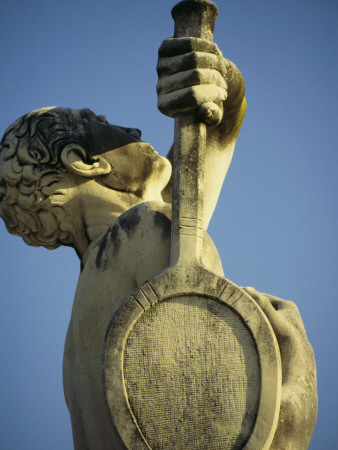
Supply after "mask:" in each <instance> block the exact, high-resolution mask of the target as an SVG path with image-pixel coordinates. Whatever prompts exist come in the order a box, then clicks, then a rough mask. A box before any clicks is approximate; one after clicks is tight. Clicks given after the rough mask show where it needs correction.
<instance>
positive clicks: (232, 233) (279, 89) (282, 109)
mask: <svg viewBox="0 0 338 450" xmlns="http://www.w3.org/2000/svg"><path fill="white" fill-rule="evenodd" d="M174 4H175V1H169V0H162V1H158V0H157V1H156V0H145V1H143V2H141V1H132V0H123V2H122V1H120V2H115V1H114V0H96V1H95V2H94V1H88V0H81V1H80V0H58V2H54V1H50V0H44V1H40V0H31V1H29V2H22V1H19V0H0V16H1V27H0V54H1V71H0V104H1V108H0V133H1V134H2V133H3V131H4V130H5V128H6V127H7V126H8V125H9V124H10V123H11V122H12V121H14V120H15V119H16V118H18V117H19V116H21V115H22V114H24V113H26V112H28V111H31V110H33V109H36V108H38V107H42V106H50V105H59V106H70V107H75V108H82V107H89V108H91V109H92V110H93V111H95V112H96V113H98V114H104V115H106V116H107V118H108V120H109V121H110V122H111V123H115V124H120V125H123V126H131V127H133V126H135V127H138V128H140V129H142V131H143V139H144V140H146V141H149V142H151V143H152V145H153V146H154V148H156V149H157V150H158V151H159V152H160V153H161V154H166V152H167V150H168V149H169V147H170V145H171V142H172V138H173V122H172V120H171V119H169V118H167V117H164V116H163V115H161V114H160V113H159V112H158V110H157V108H156V91H155V86H156V71H155V67H156V60H157V49H158V47H159V45H160V43H161V41H162V40H163V39H165V38H166V37H169V36H171V35H172V33H173V21H172V19H171V15H170V10H171V8H172V7H173V6H174ZM218 7H219V11H220V14H219V18H218V20H217V22H216V31H215V41H216V42H217V43H218V45H219V47H220V48H221V50H222V51H223V54H224V56H226V57H227V58H229V59H231V60H232V61H234V62H235V63H236V64H237V66H238V67H239V68H240V70H241V71H242V73H243V76H244V78H245V81H246V87H247V101H248V111H247V115H246V119H245V121H244V125H243V128H242V131H241V134H240V137H239V140H238V144H237V147H236V150H235V156H234V159H233V162H232V165H231V167H230V171H229V174H228V177H227V179H226V181H225V184H224V187H223V191H222V194H221V197H220V199H219V203H218V206H217V209H216V212H215V214H214V216H213V219H212V222H211V225H210V227H209V232H210V235H211V236H212V238H213V240H214V242H215V244H216V246H217V248H218V250H219V253H220V256H221V259H222V262H223V266H224V270H225V275H226V276H227V277H228V278H229V279H231V280H232V281H234V282H235V283H237V284H239V285H241V286H254V287H255V288H256V289H258V290H260V291H262V292H269V293H271V294H274V295H276V296H279V297H282V298H286V299H289V300H293V301H295V302H296V303H297V305H298V307H299V309H300V312H301V315H302V317H303V320H304V323H305V327H306V330H307V333H308V337H309V339H310V341H311V343H312V345H313V347H314V350H315V354H316V359H317V365H318V390H319V415H318V421H317V426H316V429H315V433H314V436H313V439H312V442H311V444H310V449H323V448H325V449H334V448H336V446H337V439H338V431H337V423H338V413H337V403H338V390H337V375H338V362H337V351H336V345H337V342H338V339H337V334H338V332H337V326H336V321H337V314H338V306H337V304H338V296H337V289H336V282H337V267H338V264H337V263H338V252H337V250H338V248H337V230H338V214H337V211H338V208H337V207H338V204H337V203H338V200H337V199H338V195H337V169H338V148H337V147H338V146H337V142H338V122H337V119H338V93H337V92H338V90H337V85H336V80H337V69H338V61H337V59H338V3H337V2H336V1H335V0H308V1H305V0H297V1H291V0H285V1H283V2H276V1H267V0H256V1H255V2H253V1H249V0H246V1H244V0H237V1H236V2H224V1H220V0H219V1H218ZM0 243H1V256H0V258H1V271H0V283H1V309H2V311H1V315H0V321H1V324H0V342H1V345H0V351H1V361H2V369H1V383H0V390H1V391H0V394H1V405H0V409H1V412H0V414H1V426H0V447H1V448H2V449H4V450H19V449H20V450H30V449H34V450H40V449H41V450H42V449H46V448H48V449H49V450H54V449H55V450H59V449H63V450H68V449H71V448H72V437H71V428H70V422H69V417H68V412H67V409H66V406H65V403H64V399H63V392H62V353H63V344H64V338H65V334H66V330H67V325H68V321H69V318H70V313H71V307H72V300H73V296H74V292H75V287H76V283H77V277H78V273H79V262H78V260H77V257H76V255H75V252H74V251H72V250H71V249H67V248H61V249H58V250H54V251H48V250H45V249H43V248H38V249H36V248H32V247H28V246H26V245H25V244H24V242H23V241H22V240H21V239H20V238H17V237H14V236H11V235H9V234H8V233H7V231H6V230H5V227H4V225H3V223H2V222H1V224H0Z"/></svg>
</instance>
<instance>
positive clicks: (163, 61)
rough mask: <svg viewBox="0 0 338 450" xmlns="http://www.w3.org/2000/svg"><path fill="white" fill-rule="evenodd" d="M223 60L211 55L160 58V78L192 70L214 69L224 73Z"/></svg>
mask: <svg viewBox="0 0 338 450" xmlns="http://www.w3.org/2000/svg"><path fill="white" fill-rule="evenodd" d="M221 65H222V64H221V59H220V58H219V56H217V55H214V54H211V53H199V52H194V53H186V54H184V55H179V56H173V57H170V58H160V59H159V61H158V64H157V73H158V75H159V77H162V76H166V75H172V74H174V73H177V72H184V71H186V70H192V69H214V70H218V71H219V72H220V73H222V67H221Z"/></svg>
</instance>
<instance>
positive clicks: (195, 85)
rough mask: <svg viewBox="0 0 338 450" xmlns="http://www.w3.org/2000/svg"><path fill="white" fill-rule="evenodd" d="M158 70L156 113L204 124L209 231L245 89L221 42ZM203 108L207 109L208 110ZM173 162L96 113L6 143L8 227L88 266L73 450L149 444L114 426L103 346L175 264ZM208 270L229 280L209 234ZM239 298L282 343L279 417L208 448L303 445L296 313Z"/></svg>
mask: <svg viewBox="0 0 338 450" xmlns="http://www.w3.org/2000/svg"><path fill="white" fill-rule="evenodd" d="M157 70H158V76H159V81H158V85H157V92H158V107H159V109H160V111H161V112H163V113H164V114H166V115H169V116H172V117H176V116H177V115H178V114H190V115H192V114H195V115H196V114H198V118H197V119H196V120H197V121H201V122H204V123H206V124H207V125H206V154H205V160H204V163H203V164H204V189H203V192H202V194H201V195H202V196H203V204H204V210H203V214H202V216H201V217H202V218H201V222H202V229H203V230H206V228H207V226H208V223H209V221H210V219H211V216H212V214H213V211H214V209H215V207H216V203H217V200H218V196H219V193H220V190H221V187H222V184H223V180H224V178H225V176H226V173H227V171H228V168H229V165H230V162H231V158H232V155H233V151H234V147H235V142H236V139H237V136H238V134H239V131H240V128H241V125H242V121H243V118H244V115H245V109H246V101H245V97H244V81H243V78H242V75H241V73H240V72H239V70H238V69H237V67H236V66H235V65H234V64H233V63H232V62H230V61H228V60H226V59H225V58H224V57H223V56H222V53H221V51H220V50H219V48H218V47H217V45H216V44H215V43H213V42H211V40H210V39H203V38H198V37H191V36H189V37H177V36H176V37H174V38H172V39H167V40H165V41H164V42H163V44H162V45H161V47H160V50H159V60H158V66H157ZM205 104H209V105H211V106H212V107H211V111H212V112H211V113H210V111H209V110H208V111H205V110H203V105H205ZM196 111H197V112H196ZM215 111H216V112H215ZM173 154H174V150H173V148H171V150H169V153H168V155H167V157H166V158H165V157H162V156H160V155H159V154H158V153H157V152H156V151H155V150H154V149H153V148H152V146H151V145H150V144H148V143H146V142H143V141H142V140H141V132H140V130H138V129H130V128H123V127H120V126H115V125H111V124H110V123H108V121H107V120H106V119H105V117H103V116H97V115H96V114H94V113H93V112H92V111H91V110H89V109H82V110H76V109H69V108H61V107H48V108H42V109H38V110H35V111H32V112H30V113H28V114H26V115H24V116H23V117H21V118H19V119H18V120H17V121H15V122H14V123H13V124H12V125H10V126H9V127H8V128H7V130H6V131H5V133H4V136H3V138H2V141H1V144H0V158H1V159H0V200H1V202H0V215H1V217H2V218H3V220H4V221H5V224H6V227H7V229H8V231H9V232H10V233H12V234H15V235H18V236H21V237H22V238H23V239H24V241H25V242H26V243H27V244H28V245H33V246H44V247H46V248H48V249H54V248H57V247H58V246H60V245H66V246H71V247H73V248H74V249H75V251H76V253H77V255H78V256H79V258H80V260H81V274H80V277H79V281H78V286H77V290H76V294H75V300H74V305H73V310H72V316H71V320H70V324H69V328H68V333H67V337H66V344H65V351H64V374H63V375H64V377H63V378H64V392H65V398H66V402H67V406H68V409H69V412H70V416H71V421H72V429H73V438H74V447H75V449H77V450H84V449H91V450H103V449H111V448H126V447H128V448H143V447H142V445H141V444H140V445H139V446H137V445H136V446H135V447H133V445H132V444H130V445H129V444H126V441H125V440H124V439H123V437H121V434H122V435H123V433H124V432H121V431H120V430H118V429H117V427H116V424H115V422H114V420H113V421H112V418H111V416H112V412H111V407H110V403H109V401H107V392H106V391H107V390H109V386H108V385H107V384H105V383H104V382H103V373H104V371H105V367H104V366H105V360H104V349H105V345H106V342H107V330H108V329H109V324H110V323H111V320H112V318H113V317H114V315H115V314H117V313H118V312H119V311H120V309H121V305H123V304H124V302H125V299H126V298H127V297H128V296H129V295H130V293H132V292H133V291H134V290H135V289H137V288H138V287H139V286H141V285H142V284H143V283H145V282H147V280H149V279H151V278H152V277H154V276H155V275H156V274H158V273H160V272H162V271H164V270H165V269H166V268H167V267H168V266H169V265H170V244H171V235H170V229H171V209H172V208H171V204H172V167H174V169H175V162H174V156H173ZM201 263H202V264H204V265H207V266H208V267H211V270H213V271H214V273H216V274H217V276H219V277H224V275H223V270H222V266H221V264H220V261H219V257H218V254H217V250H216V249H215V247H214V245H213V244H212V242H211V240H210V238H209V236H208V235H207V233H206V232H205V231H203V235H202V251H201ZM242 291H243V292H244V294H243V295H245V296H248V297H250V299H251V300H252V302H254V303H255V304H256V305H258V307H259V308H258V309H259V310H260V311H263V313H264V317H265V318H266V319H267V322H268V323H269V324H270V325H271V329H272V330H273V333H274V336H275V338H276V345H277V348H278V352H279V354H280V360H281V380H280V398H279V404H278V405H279V409H278V412H277V416H276V417H277V419H276V423H275V428H274V429H273V433H272V435H271V437H270V438H269V439H270V440H269V441H267V442H264V443H263V444H262V445H261V447H260V446H259V444H258V446H256V447H254V446H253V445H252V446H251V447H250V446H247V447H245V444H246V441H236V442H240V443H237V444H236V445H235V444H234V445H233V446H227V447H224V446H223V444H222V445H221V444H220V446H217V445H215V444H212V445H211V446H210V447H208V448H244V447H245V448H257V449H258V448H271V449H283V450H286V449H292V450H296V449H306V448H307V447H308V445H309V442H310V439H311V435H312V432H313V428H314V425H315V421H316V413H317V393H316V368H315V360H314V355H313V351H312V347H311V345H310V343H309V342H308V339H307V336H306V333H305V329H304V326H303V323H302V320H301V317H300V315H299V312H298V310H297V307H296V305H295V304H294V303H292V302H290V301H286V300H282V299H279V298H276V297H274V296H272V295H268V294H262V293H259V292H257V291H256V290H255V289H253V288H243V290H242ZM270 325H269V327H270ZM278 358H279V356H278ZM140 370H141V369H140ZM271 382H272V381H271ZM107 386H108V387H107ZM108 395H109V393H108ZM112 401H113V402H114V399H113V400H112ZM116 408H117V410H118V408H119V405H117V407H116ZM168 420H169V419H168ZM170 420H172V419H170ZM201 434H203V431H201ZM246 439H247V438H246ZM201 442H203V440H201ZM229 445H230V444H229ZM144 448H152V447H151V446H150V445H148V444H147V445H145V446H144ZM154 448H207V446H206V444H205V443H204V444H200V446H199V445H198V444H196V442H195V443H194V444H191V446H190V447H189V446H187V444H184V446H183V444H181V446H180V445H179V444H175V445H168V444H166V445H164V446H162V447H161V445H160V444H158V445H157V446H156V445H154Z"/></svg>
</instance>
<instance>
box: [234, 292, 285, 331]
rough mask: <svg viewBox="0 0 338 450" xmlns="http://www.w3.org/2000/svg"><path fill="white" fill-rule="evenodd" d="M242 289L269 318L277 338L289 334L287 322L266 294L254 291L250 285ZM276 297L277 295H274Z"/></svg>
mask: <svg viewBox="0 0 338 450" xmlns="http://www.w3.org/2000/svg"><path fill="white" fill-rule="evenodd" d="M243 289H244V291H245V292H246V293H247V294H249V295H250V296H251V297H252V298H253V299H254V300H255V301H256V303H257V304H258V306H259V307H260V308H261V309H262V310H263V312H264V314H265V315H266V317H267V318H268V319H269V322H270V324H271V326H272V328H273V330H274V332H275V333H276V336H277V338H281V337H286V336H288V335H289V334H290V327H289V326H288V324H287V322H285V320H283V317H281V315H280V313H279V312H278V311H276V309H275V308H274V306H273V304H272V303H271V300H270V299H269V296H268V295H266V294H262V293H261V292H258V291H256V289H254V288H252V287H246V288H243ZM276 298H277V297H276Z"/></svg>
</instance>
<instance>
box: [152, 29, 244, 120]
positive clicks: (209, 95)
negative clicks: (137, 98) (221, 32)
mask: <svg viewBox="0 0 338 450" xmlns="http://www.w3.org/2000/svg"><path fill="white" fill-rule="evenodd" d="M157 72H158V76H159V81H158V84H157V94H158V108H159V110H160V111H161V112H162V113H163V114H166V115H168V116H170V117H172V116H174V115H175V114H176V113H181V112H190V111H195V110H197V113H198V114H199V115H200V116H201V117H200V120H201V121H205V122H207V123H210V122H211V123H215V121H212V120H210V122H209V121H208V117H207V115H205V117H203V106H202V108H201V105H205V104H208V106H209V107H210V108H211V109H212V108H214V110H218V111H219V114H218V120H217V123H220V122H221V120H222V116H223V106H224V108H226V109H231V108H233V107H235V106H236V105H239V104H240V103H241V101H242V99H243V96H244V82H243V79H242V77H241V75H240V72H239V71H238V69H237V68H236V66H234V65H233V64H232V63H231V62H230V61H228V60H226V59H225V58H223V56H222V53H221V51H220V50H219V48H218V47H217V45H216V44H215V43H213V42H210V41H206V40H203V39H199V38H178V39H177V38H172V39H166V40H165V41H164V42H163V43H162V45H161V47H160V49H159V60H158V65H157ZM199 108H200V109H199ZM198 109H199V110H198ZM204 113H205V111H204Z"/></svg>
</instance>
